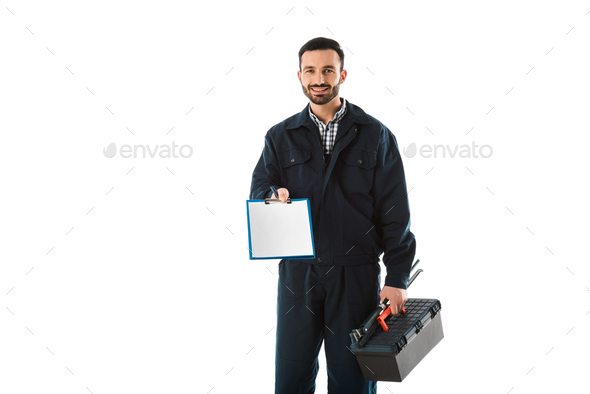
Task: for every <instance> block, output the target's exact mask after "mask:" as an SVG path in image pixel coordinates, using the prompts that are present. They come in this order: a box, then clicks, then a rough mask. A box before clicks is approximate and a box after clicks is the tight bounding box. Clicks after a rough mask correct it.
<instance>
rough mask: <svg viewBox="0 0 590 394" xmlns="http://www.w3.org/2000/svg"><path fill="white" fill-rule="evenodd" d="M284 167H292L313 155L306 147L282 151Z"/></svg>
mask: <svg viewBox="0 0 590 394" xmlns="http://www.w3.org/2000/svg"><path fill="white" fill-rule="evenodd" d="M281 156H282V164H283V168H287V167H291V166H293V165H295V164H301V163H305V162H306V161H308V160H309V158H310V157H311V152H310V151H308V150H304V149H291V150H289V151H287V152H283V153H281Z"/></svg>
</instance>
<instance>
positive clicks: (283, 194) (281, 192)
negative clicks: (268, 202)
mask: <svg viewBox="0 0 590 394" xmlns="http://www.w3.org/2000/svg"><path fill="white" fill-rule="evenodd" d="M277 193H279V196H278V197H277V196H276V195H275V194H274V193H273V194H272V198H278V199H280V200H281V202H286V201H287V198H289V190H287V189H285V188H284V187H281V188H280V189H277Z"/></svg>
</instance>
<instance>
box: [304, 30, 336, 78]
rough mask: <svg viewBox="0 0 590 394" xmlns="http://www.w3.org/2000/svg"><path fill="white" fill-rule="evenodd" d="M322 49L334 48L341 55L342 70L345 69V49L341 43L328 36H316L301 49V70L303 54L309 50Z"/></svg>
mask: <svg viewBox="0 0 590 394" xmlns="http://www.w3.org/2000/svg"><path fill="white" fill-rule="evenodd" d="M322 49H333V50H334V51H336V53H337V54H338V57H340V72H342V70H343V69H344V51H343V50H342V48H340V44H338V42H337V41H334V40H332V39H330V38H326V37H316V38H312V39H311V40H309V41H307V42H306V43H305V44H304V45H303V46H302V47H301V49H300V50H299V71H301V56H303V53H305V52H307V51H317V50H322Z"/></svg>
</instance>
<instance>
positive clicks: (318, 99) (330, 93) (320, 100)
mask: <svg viewBox="0 0 590 394" xmlns="http://www.w3.org/2000/svg"><path fill="white" fill-rule="evenodd" d="M314 87H315V88H328V90H327V91H326V93H324V94H322V95H321V96H316V95H314V94H313V92H312V91H311V86H310V87H308V88H306V87H305V86H303V84H301V89H302V90H303V94H304V95H305V97H307V98H308V99H310V100H311V102H312V103H314V104H318V105H324V104H327V103H329V102H330V101H332V99H333V98H334V97H336V96H338V93H339V92H340V84H338V85H334V86H332V87H331V88H330V86H329V85H321V86H314Z"/></svg>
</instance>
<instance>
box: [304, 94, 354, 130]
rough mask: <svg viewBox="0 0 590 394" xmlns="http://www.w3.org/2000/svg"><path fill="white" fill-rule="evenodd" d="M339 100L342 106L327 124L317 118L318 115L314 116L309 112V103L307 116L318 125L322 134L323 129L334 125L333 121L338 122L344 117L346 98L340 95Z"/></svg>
mask: <svg viewBox="0 0 590 394" xmlns="http://www.w3.org/2000/svg"><path fill="white" fill-rule="evenodd" d="M340 101H341V102H342V108H340V111H338V112H336V114H334V119H332V120H331V121H329V122H328V124H327V125H325V124H324V122H322V121H321V120H319V119H318V117H317V116H315V115H314V113H313V112H311V105H310V106H309V117H310V118H311V120H313V122H314V123H315V124H316V125H317V126H318V127H319V129H320V133H322V134H323V133H324V129H330V126H332V125H334V123H340V120H341V119H342V118H343V117H344V115H346V99H345V98H344V97H341V98H340Z"/></svg>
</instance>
